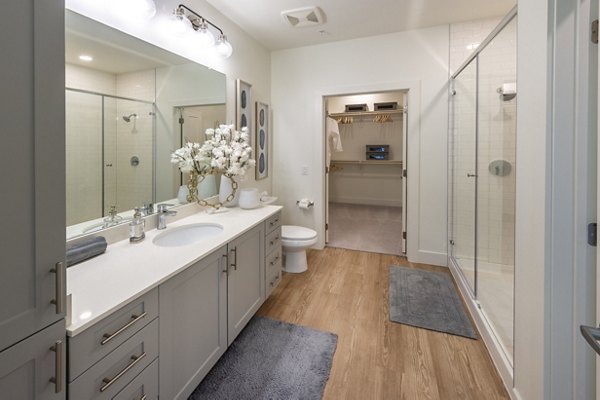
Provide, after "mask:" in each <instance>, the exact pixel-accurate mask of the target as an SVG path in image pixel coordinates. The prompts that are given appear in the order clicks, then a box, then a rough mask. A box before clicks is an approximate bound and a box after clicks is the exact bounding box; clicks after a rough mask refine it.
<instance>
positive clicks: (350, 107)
mask: <svg viewBox="0 0 600 400" xmlns="http://www.w3.org/2000/svg"><path fill="white" fill-rule="evenodd" d="M356 111H369V108H368V107H367V104H366V103H365V104H346V111H345V112H356Z"/></svg>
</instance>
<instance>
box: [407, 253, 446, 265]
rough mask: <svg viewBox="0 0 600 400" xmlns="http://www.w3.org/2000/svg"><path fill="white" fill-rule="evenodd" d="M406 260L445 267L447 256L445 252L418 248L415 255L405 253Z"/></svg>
mask: <svg viewBox="0 0 600 400" xmlns="http://www.w3.org/2000/svg"><path fill="white" fill-rule="evenodd" d="M407 258H408V261H410V262H414V263H419V264H430V265H437V266H439V267H447V266H448V263H447V259H448V256H447V255H446V253H438V252H435V251H423V250H418V251H417V254H416V257H414V256H413V255H412V254H408V255H407Z"/></svg>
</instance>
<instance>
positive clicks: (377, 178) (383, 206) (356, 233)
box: [325, 91, 407, 255]
mask: <svg viewBox="0 0 600 400" xmlns="http://www.w3.org/2000/svg"><path fill="white" fill-rule="evenodd" d="M406 97H407V93H406V92H403V91H393V92H380V93H369V94H360V95H344V96H330V97H326V98H325V109H326V110H327V117H326V119H327V120H326V122H325V126H326V129H325V135H326V138H325V139H326V142H327V143H326V147H327V154H326V158H327V159H326V165H327V168H326V182H327V190H326V193H327V205H328V207H327V210H326V232H327V233H326V243H327V246H331V247H341V248H346V249H353V250H361V251H370V252H376V253H384V254H396V255H403V254H404V253H405V241H403V235H404V238H406V233H404V234H403V230H404V231H405V229H403V212H405V207H404V202H405V201H403V198H404V199H405V198H406V196H405V195H406V193H405V192H406V189H405V185H403V183H405V182H403V176H402V175H403V170H404V168H405V154H406V150H407V149H405V144H406V140H405V137H404V136H405V133H406V116H407V107H406ZM403 186H404V187H403ZM403 191H404V193H403ZM403 194H404V196H403ZM404 225H405V224H404Z"/></svg>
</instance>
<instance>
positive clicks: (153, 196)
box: [65, 86, 156, 217]
mask: <svg viewBox="0 0 600 400" xmlns="http://www.w3.org/2000/svg"><path fill="white" fill-rule="evenodd" d="M65 91H70V92H74V93H84V94H90V95H94V96H100V98H101V99H102V166H101V168H102V213H101V214H102V215H101V216H102V217H105V216H106V215H105V214H104V209H105V207H106V204H105V200H104V185H105V184H106V182H105V176H104V175H105V172H104V169H105V167H106V166H105V163H104V160H105V154H104V139H105V138H104V132H105V125H104V117H105V115H104V108H105V104H104V99H105V98H106V97H108V98H111V99H115V100H126V101H136V102H138V103H143V104H148V105H151V106H152V118H153V119H154V121H153V123H152V142H153V143H154V145H153V146H152V148H153V150H152V202H153V203H155V202H156V168H155V165H156V102H154V101H149V100H141V99H136V98H133V97H124V96H117V95H112V94H106V93H101V92H96V91H94V90H86V89H77V88H72V87H68V86H66V87H65Z"/></svg>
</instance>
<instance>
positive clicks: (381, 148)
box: [367, 144, 390, 153]
mask: <svg viewBox="0 0 600 400" xmlns="http://www.w3.org/2000/svg"><path fill="white" fill-rule="evenodd" d="M389 151H390V145H389V144H368V145H367V153H369V152H379V153H388V152H389Z"/></svg>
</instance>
